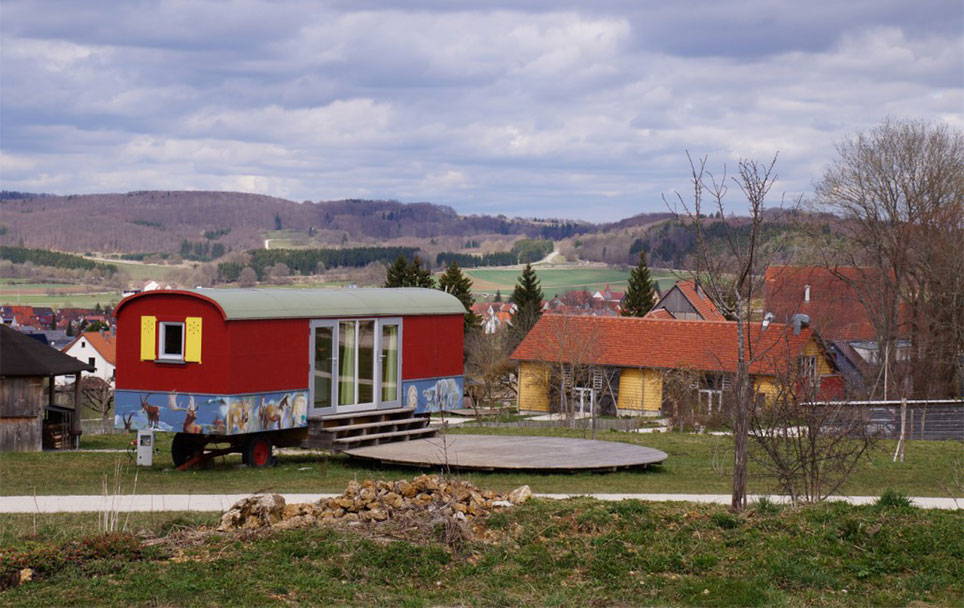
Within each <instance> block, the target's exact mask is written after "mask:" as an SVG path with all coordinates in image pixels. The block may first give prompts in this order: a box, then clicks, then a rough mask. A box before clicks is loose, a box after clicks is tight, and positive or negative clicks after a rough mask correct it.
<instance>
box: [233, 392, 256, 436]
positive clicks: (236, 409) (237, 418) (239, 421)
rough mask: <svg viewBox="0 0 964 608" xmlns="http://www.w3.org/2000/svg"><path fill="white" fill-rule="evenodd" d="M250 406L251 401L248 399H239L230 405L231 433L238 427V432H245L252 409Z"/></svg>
mask: <svg viewBox="0 0 964 608" xmlns="http://www.w3.org/2000/svg"><path fill="white" fill-rule="evenodd" d="M249 406H250V402H248V401H247V400H246V399H237V400H235V401H232V402H231V403H230V404H229V405H228V415H227V419H228V421H227V424H228V432H229V433H234V432H235V429H237V432H238V433H243V432H244V431H245V427H247V425H248V416H249V411H250V409H251V408H250V407H249Z"/></svg>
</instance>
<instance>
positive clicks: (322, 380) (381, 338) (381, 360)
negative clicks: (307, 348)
mask: <svg viewBox="0 0 964 608" xmlns="http://www.w3.org/2000/svg"><path fill="white" fill-rule="evenodd" d="M401 343H402V323H401V319H399V318H388V319H350V320H349V319H346V320H337V321H336V320H331V321H312V322H311V384H310V386H311V390H312V413H313V414H315V415H324V414H331V413H335V412H352V411H360V410H366V409H374V408H376V407H394V406H397V405H398V403H399V396H400V393H401V387H400V379H401V372H402V365H401V364H402V361H401Z"/></svg>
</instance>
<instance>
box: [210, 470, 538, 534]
mask: <svg viewBox="0 0 964 608" xmlns="http://www.w3.org/2000/svg"><path fill="white" fill-rule="evenodd" d="M530 496H532V492H531V491H530V490H529V486H522V487H519V488H516V489H515V490H513V491H512V492H510V493H508V494H505V495H503V494H498V493H496V492H492V491H490V490H485V491H482V490H480V489H478V488H477V487H475V486H474V485H472V484H470V483H468V482H466V481H455V480H452V481H450V480H444V479H440V478H439V477H438V476H437V475H421V476H419V477H416V478H415V479H413V480H411V481H407V480H401V481H375V480H370V479H369V480H366V481H363V482H360V483H359V482H357V481H350V482H348V488H347V489H346V490H345V493H344V494H342V495H341V496H336V497H334V498H322V499H321V500H319V501H318V502H314V503H300V504H290V505H289V504H285V499H284V497H282V496H281V495H279V494H259V495H255V496H251V497H248V498H245V499H242V500H240V501H238V502H237V503H235V504H234V506H232V507H231V508H230V509H228V511H227V512H225V513H224V515H222V516H221V525H220V526H219V527H218V529H219V530H231V529H237V528H261V527H266V526H271V527H273V528H279V529H285V528H299V527H303V526H310V525H317V524H323V523H326V522H332V523H334V522H339V521H341V522H373V523H377V522H383V521H390V520H401V519H408V520H410V519H425V517H426V516H429V517H442V518H452V519H455V520H461V521H465V520H467V519H469V518H474V517H480V516H485V515H488V514H489V513H492V512H493V511H494V510H497V509H500V508H505V507H511V506H512V505H515V504H519V503H521V502H524V501H525V500H527V499H528V498H529V497H530Z"/></svg>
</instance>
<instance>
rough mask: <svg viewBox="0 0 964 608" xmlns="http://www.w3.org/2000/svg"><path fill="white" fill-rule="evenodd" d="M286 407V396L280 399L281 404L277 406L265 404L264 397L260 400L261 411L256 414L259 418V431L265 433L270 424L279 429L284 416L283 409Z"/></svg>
mask: <svg viewBox="0 0 964 608" xmlns="http://www.w3.org/2000/svg"><path fill="white" fill-rule="evenodd" d="M286 407H288V395H285V396H284V397H282V398H281V402H280V403H278V405H273V404H270V403H268V404H266V403H265V402H264V397H262V398H261V409H260V410H259V411H258V414H259V416H260V418H261V430H262V431H267V430H268V427H269V426H271V425H272V424H276V425H277V428H279V429H280V428H281V417H282V416H283V415H284V410H285V408H286Z"/></svg>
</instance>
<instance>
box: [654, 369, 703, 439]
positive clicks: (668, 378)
mask: <svg viewBox="0 0 964 608" xmlns="http://www.w3.org/2000/svg"><path fill="white" fill-rule="evenodd" d="M700 376H701V374H700V373H699V372H698V371H696V370H694V369H692V368H690V367H678V368H676V369H670V370H666V371H665V372H663V402H662V410H663V414H664V415H667V416H669V418H670V420H671V421H672V424H673V426H674V427H677V428H679V430H680V432H683V430H684V429H685V428H686V427H687V426H689V427H693V428H695V426H696V425H697V424H700V423H701V422H704V421H705V419H706V417H707V416H708V415H709V411H707V410H708V408H703V407H701V404H700V399H699V392H698V388H697V387H698V386H699V382H700Z"/></svg>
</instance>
